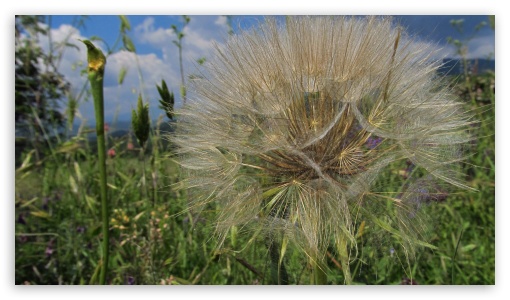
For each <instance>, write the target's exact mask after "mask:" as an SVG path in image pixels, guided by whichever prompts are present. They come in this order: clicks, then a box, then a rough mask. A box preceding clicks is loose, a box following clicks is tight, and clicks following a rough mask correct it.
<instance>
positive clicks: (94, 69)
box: [83, 40, 109, 285]
mask: <svg viewBox="0 0 510 300" xmlns="http://www.w3.org/2000/svg"><path fill="white" fill-rule="evenodd" d="M83 43H84V44H85V45H86V46H87V60H88V77H89V81H90V87H91V90H92V97H93V98H94V111H95V116H96V134H97V154H98V167H99V186H100V189H101V216H102V232H103V243H102V252H103V260H102V265H101V274H100V277H99V283H100V284H102V285H104V284H105V283H106V275H107V272H108V250H109V249H108V248H109V243H108V240H109V231H108V227H109V224H108V217H109V214H108V198H107V193H106V191H107V190H106V146H105V138H104V99H103V79H104V67H105V64H106V57H105V56H104V54H103V52H101V50H99V49H98V48H96V47H95V46H94V45H93V44H92V43H91V42H90V41H88V40H85V41H83Z"/></svg>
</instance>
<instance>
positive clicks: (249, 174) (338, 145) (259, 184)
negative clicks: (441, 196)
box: [171, 16, 472, 260]
mask: <svg viewBox="0 0 510 300" xmlns="http://www.w3.org/2000/svg"><path fill="white" fill-rule="evenodd" d="M216 50H217V51H216V56H215V57H213V58H212V59H210V60H208V62H206V63H205V64H204V66H205V69H204V70H203V72H202V74H203V77H201V78H197V79H196V80H194V81H193V84H194V85H193V86H192V88H191V89H189V92H190V93H189V94H188V103H187V105H186V106H184V107H183V108H182V109H181V110H179V111H178V112H177V113H176V114H177V115H178V118H177V119H178V122H177V124H176V130H175V133H174V134H173V136H172V137H171V139H172V141H173V142H174V143H175V144H176V145H177V146H178V150H177V154H178V157H179V158H178V161H179V163H180V165H181V166H182V170H183V174H184V179H183V180H182V181H181V187H182V188H186V189H188V191H189V195H190V196H189V198H190V199H191V201H192V203H191V207H193V208H198V209H200V208H204V207H205V206H206V205H207V204H208V203H210V202H211V201H212V200H214V201H216V202H217V203H218V204H219V207H220V210H219V211H218V220H217V223H216V225H217V226H216V228H217V234H218V239H219V245H221V243H222V242H223V241H224V239H225V238H226V237H227V236H228V233H229V232H230V228H231V227H232V226H244V227H243V228H246V229H248V228H253V229H254V232H263V233H267V234H268V235H269V236H272V237H274V236H278V234H280V236H281V235H284V236H285V237H286V238H288V240H289V241H292V242H294V244H295V245H297V246H298V247H300V248H301V249H302V250H303V251H305V252H306V254H307V255H308V256H309V257H312V258H314V259H316V260H322V259H324V257H325V255H326V254H325V253H326V250H327V248H328V246H330V244H334V245H337V246H338V245H344V246H342V247H345V244H349V245H350V246H351V247H356V243H355V241H356V239H355V233H356V232H357V230H356V228H355V227H356V222H355V221H354V220H355V218H356V217H357V218H362V220H363V221H367V222H369V221H370V222H373V223H374V225H376V226H377V225H379V226H381V224H383V222H385V223H384V224H383V225H385V226H381V227H382V228H383V229H386V230H388V229H387V228H389V227H392V229H391V230H388V231H389V232H390V234H389V235H390V236H394V235H395V232H398V235H399V238H400V241H403V242H402V244H403V250H404V251H408V252H410V253H412V252H413V250H414V248H415V246H417V245H418V244H420V243H419V242H418V241H419V240H420V239H422V238H423V237H424V236H423V234H422V231H423V230H424V228H426V226H423V224H422V223H423V222H422V219H421V218H418V217H416V215H417V214H418V213H419V212H420V211H419V207H420V205H421V204H422V203H425V202H427V201H428V202H430V199H431V198H430V197H431V193H433V191H437V188H433V187H434V185H438V186H441V187H443V186H445V184H443V183H446V184H448V185H453V186H457V187H460V188H467V186H466V185H465V184H464V183H463V181H462V178H463V174H462V172H460V171H459V168H458V166H459V163H460V162H461V161H462V159H463V157H462V153H463V152H464V151H465V150H466V149H467V146H466V144H467V143H468V142H469V141H471V140H472V137H471V135H470V134H469V131H468V127H469V124H470V123H471V122H472V121H471V120H470V116H469V115H468V114H467V113H465V112H464V111H463V109H462V105H461V104H460V103H458V102H457V100H456V98H455V96H454V95H453V93H451V92H450V91H449V90H448V89H447V88H446V87H445V86H444V85H443V84H442V83H441V80H440V79H439V78H437V77H436V75H435V71H436V70H437V68H438V67H439V65H440V63H439V62H437V61H434V60H432V58H431V53H433V51H434V48H433V47H432V46H427V45H426V44H425V43H415V42H413V40H412V39H410V38H409V37H408V36H407V35H406V34H405V32H404V31H403V30H402V28H400V27H398V26H394V24H393V23H392V21H391V19H388V18H377V17H367V18H355V17H352V18H349V17H304V16H303V17H289V18H287V19H286V22H285V25H284V26H283V25H282V26H280V25H279V24H278V22H276V20H275V19H267V20H266V21H265V22H264V23H262V24H261V26H260V27H259V28H257V29H256V30H252V31H249V32H244V33H241V34H239V35H237V36H232V37H231V39H230V40H229V41H228V42H227V43H226V44H225V45H224V46H221V47H220V46H218V47H217V49H216ZM406 160H408V161H410V162H411V163H412V165H413V168H414V169H419V170H420V172H412V173H410V174H409V175H408V176H407V178H402V182H401V185H400V186H397V187H396V188H395V190H394V191H393V195H397V194H399V193H400V197H397V196H391V195H392V194H388V192H387V191H386V190H385V188H387V187H386V186H385V184H383V183H379V182H384V179H385V176H386V174H388V171H389V170H390V168H391V164H392V163H394V162H399V161H406ZM423 174H426V175H423ZM424 176H427V177H426V178H425V177H424ZM388 195H389V196H388ZM389 206H391V208H390V209H388V207H389ZM413 214H414V215H413ZM411 215H413V216H412V217H411ZM383 218H384V220H389V221H382V219H383ZM183 222H187V220H186V219H185V220H183ZM250 226H251V227H250ZM276 233H278V234H276ZM399 243H401V242H399ZM404 244H405V245H404ZM338 247H340V246H338ZM340 252H341V250H340ZM345 253H347V251H345Z"/></svg>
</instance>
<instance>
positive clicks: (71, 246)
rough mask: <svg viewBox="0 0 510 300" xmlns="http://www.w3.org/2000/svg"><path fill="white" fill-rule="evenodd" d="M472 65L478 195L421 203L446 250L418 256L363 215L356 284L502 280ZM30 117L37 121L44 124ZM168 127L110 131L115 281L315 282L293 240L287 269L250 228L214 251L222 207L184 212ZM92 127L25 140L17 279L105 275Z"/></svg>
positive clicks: (480, 93)
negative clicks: (144, 135)
mask: <svg viewBox="0 0 510 300" xmlns="http://www.w3.org/2000/svg"><path fill="white" fill-rule="evenodd" d="M470 69H471V71H473V70H475V68H474V67H470ZM475 71H476V70H475ZM474 73H476V72H467V73H466V74H468V75H467V76H466V75H462V76H460V77H451V78H449V79H451V82H452V83H453V84H454V85H455V90H456V91H457V92H458V94H459V96H460V97H461V98H462V99H464V101H465V103H466V108H467V109H469V110H472V111H473V112H474V114H475V115H476V118H477V120H479V123H477V124H476V125H473V133H474V134H475V135H476V136H477V137H478V139H477V140H475V141H474V142H473V144H472V149H471V151H470V152H469V153H468V154H469V155H470V156H469V159H468V160H467V161H466V163H465V164H464V168H465V172H466V174H467V176H468V177H467V183H468V185H469V186H471V187H473V188H476V189H477V190H478V191H477V192H470V191H458V192H457V193H451V194H445V195H444V197H439V198H437V199H436V200H435V201H430V203H428V204H427V205H424V206H423V207H422V209H424V210H426V211H427V215H429V216H430V224H429V225H430V226H431V230H430V235H429V236H428V237H427V238H428V240H427V242H429V243H430V244H432V245H433V246H435V247H437V248H436V249H430V248H425V247H424V248H420V249H418V252H417V254H416V257H415V258H414V259H413V260H409V261H407V260H406V258H405V256H404V255H403V253H402V250H401V249H400V248H399V245H398V243H397V241H394V240H392V239H391V238H390V239H388V238H387V237H385V238H382V236H383V235H382V234H381V232H382V230H381V229H379V228H375V227H371V226H368V225H365V224H368V222H367V223H365V222H363V220H360V222H359V226H360V228H359V230H358V232H359V235H358V237H357V238H358V244H359V246H358V248H357V249H351V254H352V259H351V262H350V265H351V275H352V279H353V283H354V284H413V283H416V284H420V285H424V284H494V283H495V185H494V183H495V153H494V150H495V139H494V133H495V122H494V116H495V96H494V95H495V87H494V82H495V75H494V73H493V72H485V73H483V74H474ZM36 77H37V76H36ZM165 86H166V84H165ZM16 89H17V90H18V85H17V86H16ZM158 90H159V89H158ZM160 94H161V93H160ZM167 94H168V95H169V93H166V94H165V95H167ZM168 95H167V96H168ZM161 97H162V98H163V100H165V101H167V102H168V103H170V100H168V99H165V96H164V95H161ZM168 97H169V96H168ZM168 97H167V98H168ZM48 99H50V98H48ZM16 101H17V104H18V100H16ZM106 101H107V99H106ZM171 102H172V103H173V97H172V101H171ZM162 105H163V103H162ZM21 108H23V107H22V106H20V109H21ZM149 109H156V108H155V107H150V108H149ZM17 112H18V106H17V107H16V113H17ZM163 113H164V112H162V114H163ZM32 115H33V116H35V114H32ZM28 116H30V115H29V114H28ZM168 117H170V115H168ZM40 118H41V117H40ZM34 120H36V119H34ZM50 121H51V120H50V119H48V122H50ZM31 122H32V123H31V124H32V125H30V126H32V127H33V128H42V127H41V126H38V125H37V124H34V123H33V121H31ZM59 122H60V121H59ZM165 122H166V121H165ZM17 126H18V124H17ZM17 128H18V127H17ZM162 128H168V126H167V124H165V123H162V119H160V121H159V122H158V123H157V124H153V126H152V128H150V133H149V137H148V141H147V143H146V144H145V145H144V147H143V148H142V147H141V146H140V145H139V144H138V143H137V142H136V137H135V136H134V135H133V134H126V135H121V136H116V135H113V134H112V133H109V132H106V141H107V147H106V148H107V149H114V151H112V150H109V151H108V152H107V155H108V158H107V161H106V167H107V182H108V199H109V207H110V212H109V214H110V218H109V223H110V227H109V228H110V230H109V235H110V240H109V245H110V246H109V247H110V261H109V271H108V274H107V278H106V281H107V283H108V284H273V283H278V282H280V283H287V282H288V283H290V284H309V283H310V282H312V280H313V276H314V272H313V267H312V266H310V265H308V264H306V261H307V260H306V257H304V256H303V254H301V253H300V252H299V251H297V250H296V249H294V248H293V247H291V246H289V247H288V248H287V251H286V254H285V257H284V260H283V262H284V264H282V265H279V264H278V260H279V255H278V253H275V252H278V251H279V250H278V248H279V247H281V246H282V245H276V246H278V247H276V246H275V244H274V243H268V241H266V240H264V239H263V238H262V237H260V238H259V239H257V240H255V241H253V242H252V241H250V238H251V237H252V235H251V234H244V231H243V229H242V228H237V229H236V230H232V232H231V234H230V237H229V238H228V240H227V241H226V242H225V244H224V248H222V250H217V249H216V240H215V239H214V235H213V234H214V228H213V225H212V224H213V220H214V219H215V216H216V214H217V211H216V209H217V207H216V206H215V204H214V203H211V205H210V207H209V208H208V210H207V211H203V213H202V214H201V215H196V214H192V213H190V212H186V211H185V209H186V208H187V201H188V197H187V195H186V194H183V193H181V192H178V191H177V190H176V189H175V184H176V183H177V182H178V179H179V168H178V166H177V165H176V164H175V163H174V162H173V159H172V158H173V151H172V147H171V141H170V142H167V141H165V139H164V138H165V137H164V130H162ZM86 134H87V133H86V132H81V133H80V134H78V135H76V136H72V137H71V136H67V137H61V138H60V139H56V138H49V137H46V139H44V140H39V141H36V142H33V143H28V142H27V143H26V145H24V147H22V148H17V152H18V150H19V149H21V150H19V152H20V159H19V161H18V163H17V165H16V186H15V268H16V270H15V283H16V284H97V283H98V282H99V277H100V269H101V257H102V255H101V253H102V252H103V249H102V248H101V247H102V243H101V242H102V238H103V234H102V231H101V226H102V221H101V220H102V219H101V204H100V188H99V172H98V167H97V164H98V158H97V155H96V151H97V150H96V145H95V142H94V140H90V139H89V138H88V137H87V135H86ZM402 176H406V166H405V165H402V166H395V168H394V169H393V170H389V172H388V174H387V178H384V180H385V183H386V184H387V185H388V186H387V188H388V190H392V189H393V186H392V184H394V185H395V186H396V188H398V185H397V184H398V183H397V182H398V181H399V180H400V179H401V177H402ZM268 248H269V249H270V250H271V251H269V250H268ZM275 248H276V250H275ZM240 250H242V251H240ZM356 252H357V256H354V254H356ZM327 262H328V270H327V272H326V273H327V281H328V283H329V284H342V283H343V282H344V278H343V275H342V274H343V272H342V270H341V264H340V260H339V258H338V254H337V253H335V251H334V250H331V252H328V260H327ZM278 270H279V272H280V274H279V275H278V274H277V273H278Z"/></svg>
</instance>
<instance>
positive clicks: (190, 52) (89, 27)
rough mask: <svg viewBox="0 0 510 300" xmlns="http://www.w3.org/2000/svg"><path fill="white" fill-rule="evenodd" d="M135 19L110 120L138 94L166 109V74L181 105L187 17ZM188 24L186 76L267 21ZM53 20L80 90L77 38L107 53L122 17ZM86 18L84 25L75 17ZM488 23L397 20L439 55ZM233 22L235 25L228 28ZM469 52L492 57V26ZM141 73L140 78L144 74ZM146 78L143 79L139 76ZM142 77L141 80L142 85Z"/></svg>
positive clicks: (117, 61)
mask: <svg viewBox="0 0 510 300" xmlns="http://www.w3.org/2000/svg"><path fill="white" fill-rule="evenodd" d="M127 18H128V19H129V22H130V24H131V30H130V31H129V33H128V34H129V36H130V38H131V39H132V41H133V43H134V45H135V47H136V50H137V52H136V55H135V54H133V53H129V52H127V51H124V50H121V51H117V52H114V53H113V54H111V55H110V56H109V57H108V62H107V66H106V74H105V99H106V101H105V117H106V120H107V121H108V122H109V123H110V124H111V123H113V122H114V120H115V119H117V120H121V121H129V120H130V116H131V109H132V108H133V107H135V104H136V100H137V97H138V94H139V93H142V94H143V96H144V100H146V101H149V103H150V112H151V117H152V119H156V118H157V117H158V116H159V115H161V114H163V112H162V111H161V110H159V109H158V108H157V100H158V99H159V97H158V94H157V90H156V88H155V84H156V83H157V84H160V82H161V80H162V79H165V81H166V82H167V84H168V85H169V87H170V89H171V90H173V92H174V93H175V95H176V101H177V103H176V105H177V106H180V103H181V99H180V96H179V85H180V72H179V61H178V49H177V47H176V46H175V45H174V44H173V42H172V41H173V40H175V39H176V34H175V32H174V31H173V30H172V29H171V25H176V26H177V28H179V29H182V28H183V27H182V26H183V18H182V16H180V15H177V16H163V15H129V16H127ZM190 18H191V21H190V23H189V24H188V25H187V26H186V27H185V28H184V29H182V30H184V33H185V37H184V39H183V63H184V71H185V74H186V75H189V74H192V73H193V72H196V60H197V59H199V58H202V57H204V58H206V59H207V57H208V56H209V55H210V54H211V53H212V51H213V44H214V43H219V44H221V43H223V42H224V41H225V38H227V37H228V34H227V33H228V30H229V28H233V29H234V32H239V30H244V29H248V28H250V27H252V26H256V24H257V23H258V22H260V21H261V20H263V17H262V16H260V15H250V16H241V15H236V16H231V17H227V16H225V15H200V16H193V15H191V16H190ZM454 19H463V20H464V29H465V32H464V35H462V34H460V33H459V32H457V31H456V30H455V29H454V28H453V27H452V26H451V24H450V20H454ZM48 20H50V27H51V29H52V30H51V34H52V40H53V41H54V42H58V41H61V40H63V39H66V38H67V39H68V42H70V43H72V44H75V45H76V46H78V48H79V51H78V50H76V49H73V48H68V49H66V50H65V52H64V54H63V56H62V61H61V62H60V69H59V71H60V72H61V73H62V74H64V75H65V76H66V78H67V79H68V80H69V81H70V82H71V84H72V86H73V87H75V89H76V92H77V91H78V90H79V89H80V88H81V87H83V85H84V84H87V81H86V80H87V79H86V77H85V76H83V75H82V74H80V71H81V70H82V69H83V68H84V66H85V61H86V52H85V49H84V47H83V45H81V43H79V42H78V39H87V38H90V37H92V36H98V37H101V38H102V39H103V40H104V43H103V42H96V45H97V46H99V47H100V48H102V49H103V51H105V52H106V50H107V49H108V47H112V46H113V44H114V43H115V40H116V39H117V37H118V35H119V28H120V24H121V21H120V18H119V17H118V16H117V15H92V16H87V17H85V18H80V16H76V15H54V16H51V18H48ZM79 20H82V21H83V25H82V26H78V24H77V22H78V21H79ZM482 21H485V22H487V23H488V18H487V16H475V15H469V16H468V15H465V16H461V15H455V16H452V15H430V16H420V15H412V16H411V15H407V16H406V15H400V16H395V22H398V23H399V24H401V25H403V26H404V27H405V28H407V31H408V33H410V34H411V35H413V36H414V37H415V38H416V39H418V40H422V41H426V42H432V43H435V44H437V45H438V46H439V47H441V48H442V51H441V52H440V54H439V55H441V56H446V57H454V56H455V53H454V49H453V47H451V46H450V45H448V44H447V43H446V40H447V38H448V37H454V38H459V39H462V38H465V37H469V36H472V35H473V34H474V28H475V26H476V25H477V24H479V23H480V22H482ZM230 26H232V27H230ZM468 45H469V56H470V57H471V58H486V57H489V56H492V57H494V51H495V50H494V49H495V48H494V47H495V34H494V31H493V30H492V29H491V28H490V27H489V26H485V27H483V28H482V29H481V30H480V31H479V32H478V33H477V34H476V35H475V36H474V37H473V38H472V39H471V40H470V41H469V44H468ZM41 46H42V47H43V48H44V49H48V40H47V39H41ZM123 68H125V69H127V70H128V72H127V75H126V78H125V81H124V83H123V84H122V85H119V84H118V82H117V78H118V74H119V72H120V70H121V69H123ZM140 74H141V77H140ZM140 78H142V79H140ZM142 81H143V85H142ZM79 110H80V115H79V117H78V118H77V120H78V122H81V120H85V121H86V122H87V123H88V124H89V125H91V122H93V120H94V114H93V105H92V101H91V99H89V100H85V99H83V100H82V101H81V104H80V109H79Z"/></svg>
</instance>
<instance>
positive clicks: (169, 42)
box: [134, 16, 228, 105]
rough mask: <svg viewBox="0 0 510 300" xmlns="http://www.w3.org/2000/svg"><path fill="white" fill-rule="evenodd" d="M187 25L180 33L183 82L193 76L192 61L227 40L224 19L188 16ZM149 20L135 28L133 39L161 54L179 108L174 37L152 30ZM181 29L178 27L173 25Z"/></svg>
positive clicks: (168, 32) (165, 31) (164, 30)
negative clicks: (181, 35) (169, 75)
mask: <svg viewBox="0 0 510 300" xmlns="http://www.w3.org/2000/svg"><path fill="white" fill-rule="evenodd" d="M190 19H191V21H190V23H189V24H188V25H187V26H186V27H185V28H184V29H183V33H184V35H185V36H184V38H183V39H182V60H183V69H184V74H185V78H187V77H188V75H189V74H193V73H196V60H197V59H200V58H203V57H205V58H206V59H207V58H208V57H210V55H211V53H212V51H213V48H214V47H213V45H214V43H222V41H223V40H224V39H225V38H226V37H227V33H228V26H227V18H226V17H225V16H190ZM154 24H155V20H154V18H153V17H147V18H146V19H145V20H144V21H143V22H142V23H141V24H139V25H138V26H136V27H135V29H134V32H135V39H136V42H138V43H143V44H148V45H150V46H152V47H154V48H156V49H159V50H160V51H161V53H162V60H163V62H162V63H163V64H164V65H165V66H166V67H167V74H172V75H174V76H171V77H169V78H168V79H166V78H165V79H166V81H167V84H168V85H169V88H170V89H172V90H173V91H174V93H175V94H176V101H177V104H176V105H180V101H181V100H180V97H179V95H178V94H179V87H180V84H181V79H180V69H179V50H178V48H177V46H176V45H175V44H174V43H173V41H175V40H177V35H176V33H175V32H174V31H173V29H171V23H170V22H169V23H168V24H169V25H168V27H167V28H162V27H158V28H156V27H155V25H154ZM175 25H176V26H177V28H179V29H181V28H182V27H181V25H180V24H177V22H176V24H175Z"/></svg>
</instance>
